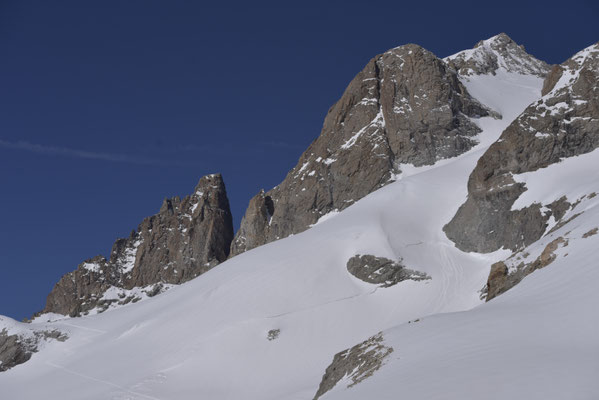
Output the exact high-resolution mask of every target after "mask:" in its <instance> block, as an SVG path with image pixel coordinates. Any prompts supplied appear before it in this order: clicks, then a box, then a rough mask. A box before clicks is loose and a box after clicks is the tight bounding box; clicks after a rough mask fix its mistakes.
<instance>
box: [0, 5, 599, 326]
mask: <svg viewBox="0 0 599 400" xmlns="http://www.w3.org/2000/svg"><path fill="white" fill-rule="evenodd" d="M596 3H597V2H596V1H586V2H585V1H568V2H563V1H559V2H553V3H552V2H550V1H549V2H548V1H545V2H542V3H538V2H525V1H518V2H512V3H510V2H490V3H485V2H480V1H476V2H475V1H472V2H467V1H443V2H439V3H438V4H434V2H431V1H413V2H403V1H392V2H391V1H389V2H386V1H368V2H366V1H357V2H352V1H327V2H325V1H319V2H313V3H312V2H307V1H302V2H293V3H289V4H285V2H281V1H277V2H271V3H263V2H246V1H243V2H225V1H220V2H218V1H212V2H201V1H196V2H191V1H173V0H169V1H166V0H165V1H151V0H140V1H122V0H118V1H106V0H105V1H81V0H76V1H47V0H43V1H23V0H19V1H16V0H15V1H12V0H0V57H1V59H0V190H1V193H0V194H1V196H0V224H1V225H0V254H1V258H0V314H4V315H9V316H11V317H13V318H18V319H21V318H23V317H25V316H29V315H31V314H32V313H33V312H34V311H37V310H39V309H41V308H42V307H43V304H44V301H45V296H46V295H47V293H48V292H49V291H50V290H51V288H52V286H53V285H54V283H55V282H56V281H57V280H58V279H59V278H60V277H61V276H62V275H63V274H64V273H66V272H68V271H71V270H73V269H74V268H75V267H76V266H77V264H79V263H80V262H81V261H83V260H84V259H86V258H89V257H92V256H94V255H96V254H104V255H108V253H109V250H110V247H111V246H112V243H113V242H114V240H115V239H116V238H117V237H121V236H126V235H127V234H128V233H129V232H130V231H131V230H132V229H134V228H136V227H137V224H138V223H139V222H141V220H142V218H143V217H145V216H148V215H151V214H153V213H155V212H157V211H158V209H159V207H160V204H161V202H162V199H163V198H164V197H170V196H174V195H181V196H183V195H186V194H188V193H190V192H191V191H192V189H193V187H194V186H195V184H196V183H197V181H198V179H199V178H200V177H201V176H202V175H204V174H207V173H212V172H221V173H222V174H223V176H224V178H225V183H226V185H227V190H228V193H229V197H230V201H231V205H232V211H233V214H234V218H235V225H236V227H237V226H238V224H239V221H240V219H241V216H242V215H243V212H244V210H245V207H246V205H247V202H248V200H249V199H250V198H251V197H252V196H253V195H254V194H255V193H257V192H258V190H259V189H260V188H267V189H268V188H271V187H272V186H274V185H276V184H278V183H279V182H280V181H281V180H282V179H283V178H284V176H285V174H286V173H287V171H288V170H289V169H290V168H291V167H293V166H294V165H295V163H296V161H297V159H298V157H299V155H300V154H301V152H302V151H303V149H305V148H306V147H307V145H308V144H309V143H310V142H311V141H312V140H313V139H314V138H315V137H316V136H318V134H319V132H320V128H321V124H322V121H323V118H324V116H325V114H326V112H327V110H328V109H329V107H330V106H331V105H332V104H333V103H334V102H335V101H336V100H337V99H338V98H339V97H340V96H341V94H342V92H343V90H344V88H345V86H346V85H347V83H348V82H349V81H350V80H351V79H352V77H353V76H354V75H355V74H356V73H357V72H359V71H360V70H361V69H362V67H363V66H364V65H365V64H366V63H367V62H368V60H369V59H370V58H371V57H373V56H374V55H376V54H378V53H381V52H383V51H385V50H387V49H389V48H392V47H395V46H398V45H400V44H405V43H408V42H413V43H418V44H420V45H422V46H423V47H425V48H427V49H429V50H431V51H433V52H434V53H435V54H437V55H439V56H446V55H449V54H452V53H454V52H457V51H459V50H462V49H465V48H470V47H472V46H473V45H474V44H475V43H476V42H477V41H478V40H480V39H485V38H487V37H489V36H492V35H494V34H496V33H499V32H502V31H505V32H506V33H508V35H510V36H511V37H512V38H513V39H514V40H516V41H517V42H519V43H522V44H524V45H525V46H526V48H527V50H528V51H529V52H531V53H532V54H534V55H536V56H537V57H539V58H542V59H544V60H545V61H547V62H550V63H559V62H562V61H563V60H565V59H566V58H568V57H569V56H570V55H572V54H573V53H574V52H576V51H578V50H580V49H581V48H583V47H586V46H588V45H589V44H591V43H593V42H595V41H597V40H599V23H598V22H597V21H598V20H599V7H598V6H597V5H595V4H596Z"/></svg>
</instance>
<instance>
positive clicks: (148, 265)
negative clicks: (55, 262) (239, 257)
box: [42, 174, 233, 316]
mask: <svg viewBox="0 0 599 400" xmlns="http://www.w3.org/2000/svg"><path fill="white" fill-rule="evenodd" d="M232 239H233V222H232V217H231V211H230V208H229V200H228V198H227V193H226V189H225V184H224V182H223V179H222V176H221V175H220V174H213V175H207V176H204V177H202V178H201V179H200V181H199V183H198V185H197V186H196V188H195V190H194V192H193V193H192V194H191V195H188V196H186V197H184V198H183V199H181V198H179V197H173V198H170V199H165V200H164V201H163V203H162V206H161V207H160V211H159V212H158V214H156V215H153V216H151V217H148V218H146V219H144V220H143V221H142V223H141V224H140V225H139V227H138V228H137V230H134V231H132V232H131V234H130V235H129V237H127V238H122V239H117V240H116V241H115V243H114V245H113V247H112V251H111V254H110V259H109V260H106V259H105V258H104V257H102V256H97V257H94V258H92V259H89V260H86V261H84V262H83V263H81V264H80V265H79V267H78V268H77V269H76V270H75V271H73V272H70V273H68V274H66V275H65V276H64V277H63V278H62V279H61V280H60V281H59V282H58V283H57V284H56V285H55V287H54V289H53V290H52V292H51V293H50V294H49V295H48V299H47V302H46V307H45V308H44V310H43V311H42V312H55V313H59V314H67V315H73V316H77V315H81V314H82V313H88V312H90V311H94V310H95V311H94V312H101V311H103V310H105V309H107V308H108V307H111V306H113V305H115V304H124V303H126V302H129V301H137V300H139V299H140V298H142V297H143V296H153V295H155V294H157V293H159V292H160V291H162V290H164V289H166V288H168V287H169V285H170V284H179V283H183V282H185V281H188V280H190V279H192V278H195V277H196V276H198V275H200V274H202V273H204V272H206V271H208V270H209V269H211V268H213V267H214V266H216V265H217V264H219V263H220V262H222V261H224V260H226V259H227V257H228V255H229V248H230V244H231V241H232Z"/></svg>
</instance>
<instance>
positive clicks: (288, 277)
mask: <svg viewBox="0 0 599 400" xmlns="http://www.w3.org/2000/svg"><path fill="white" fill-rule="evenodd" d="M598 82H599V45H597V44H596V45H593V46H590V47H588V48H587V49H584V50H582V51H580V52H579V53H577V54H575V55H574V56H573V57H572V58H570V59H569V60H567V61H566V62H564V63H563V64H560V65H558V66H553V67H551V68H549V66H547V65H546V64H545V63H543V62H541V61H539V60H536V59H535V58H534V57H532V56H530V55H528V54H526V52H525V51H524V49H523V48H522V47H521V46H518V45H517V44H515V43H514V42H513V41H512V40H511V39H509V37H507V35H504V34H500V35H498V36H495V37H493V38H491V39H488V40H485V41H482V42H479V44H477V46H476V47H475V48H474V49H471V50H466V51H463V52H460V53H458V54H456V55H454V56H451V57H448V58H446V59H440V58H438V57H437V56H435V55H434V54H432V53H431V52H429V51H427V50H425V49H423V48H421V47H419V46H417V45H414V44H408V45H404V46H400V47H397V48H394V49H391V50H389V51H387V52H385V53H383V54H380V55H378V56H376V57H374V58H373V59H372V60H370V62H369V63H368V64H367V65H366V67H365V68H364V69H363V70H362V71H361V72H359V73H358V75H357V76H356V77H355V78H354V79H353V80H352V81H351V82H350V84H349V86H348V88H347V89H346V91H345V92H344V94H343V96H342V97H341V99H340V100H339V101H338V102H337V103H336V104H335V105H334V106H333V107H332V108H331V109H330V110H329V113H328V114H327V116H326V118H325V122H324V126H323V129H322V132H321V135H320V136H319V137H318V138H317V139H316V140H315V141H314V142H313V143H312V144H311V145H310V147H309V148H308V149H307V150H306V152H304V154H302V156H301V158H300V160H299V162H298V164H297V165H296V166H295V167H294V168H293V169H292V170H291V171H290V172H289V173H288V174H287V177H286V178H285V180H284V181H283V182H282V183H281V184H280V185H278V186H276V187H275V188H273V189H271V190H269V191H260V192H259V193H258V194H257V195H256V196H255V197H254V198H253V199H252V200H251V202H250V206H249V207H248V210H247V212H246V214H245V216H244V218H243V221H242V224H241V227H240V229H239V231H238V232H237V234H236V236H235V239H234V240H233V230H232V226H231V216H230V212H229V207H228V201H227V198H226V191H225V187H224V183H223V181H222V177H220V176H219V175H209V176H206V177H204V178H202V179H201V180H200V183H199V184H198V186H197V187H196V189H195V190H194V192H193V193H192V194H191V195H189V196H187V197H185V198H183V199H179V198H173V199H167V200H165V201H164V202H163V204H162V207H161V208H160V211H159V212H158V213H157V214H156V215H154V216H152V217H149V218H147V219H145V220H144V221H143V222H142V223H141V224H140V226H139V227H138V229H137V230H136V231H134V232H132V234H131V235H130V237H129V238H125V239H119V240H117V242H116V243H115V245H114V247H113V252H112V254H111V257H110V259H108V260H106V259H104V258H103V257H95V258H93V259H89V260H87V261H85V262H84V263H82V264H81V265H80V266H79V267H78V268H77V270H76V271H74V272H72V273H69V274H67V275H66V276H65V277H63V279H62V280H61V281H60V282H59V283H58V284H57V285H56V286H55V288H54V290H53V291H52V293H51V294H50V296H49V297H48V304H47V307H46V309H45V310H44V312H43V313H42V314H40V315H38V316H37V317H36V318H34V319H33V320H32V321H31V322H29V323H19V322H17V321H14V320H11V319H10V318H4V317H0V371H2V372H1V373H0V391H1V394H2V397H3V398H4V397H6V398H10V399H23V400H34V399H35V400H37V399H40V398H50V399H61V400H79V399H82V398H85V399H90V400H104V399H112V400H124V399H131V400H133V399H135V400H137V399H154V400H156V399H178V400H187V399H198V398H202V399H204V398H205V399H248V400H253V399H256V400H258V399H259V400H295V399H309V398H313V399H323V400H336V399H338V400H361V399H370V398H376V399H385V398H389V399H390V398H414V399H450V400H454V399H455V400H458V399H460V400H462V399H475V398H481V399H491V400H501V399H506V398H509V399H533V400H541V399H543V400H562V399H575V400H585V399H591V398H599V385H598V384H597V371H599V357H597V355H598V354H599V341H598V340H597V337H598V336H599V313H597V311H596V305H597V304H599V292H598V291H597V285H598V284H599V268H597V262H596V258H597V257H596V252H597V251H596V250H597V248H598V246H599V195H598V194H599V173H598V171H597V165H599V149H598V147H599V125H598V122H597V121H599V104H598V102H597V99H599V92H598V90H599V89H598V88H599V85H598ZM277 239H280V240H277ZM229 246H230V247H229ZM229 249H231V250H230V253H229ZM217 264H218V265H217ZM180 283H185V284H181V285H179V284H180ZM166 289H168V290H166ZM157 294H160V295H157ZM139 300H144V301H139ZM67 314H68V315H67ZM33 383H34V384H33Z"/></svg>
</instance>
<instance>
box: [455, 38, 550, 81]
mask: <svg viewBox="0 0 599 400" xmlns="http://www.w3.org/2000/svg"><path fill="white" fill-rule="evenodd" d="M445 60H446V61H447V63H448V64H449V65H450V66H451V67H452V68H453V69H455V70H456V71H458V73H459V74H460V75H461V76H464V77H468V76H471V75H487V74H493V75H495V74H496V73H497V71H498V70H499V69H503V70H504V71H508V72H515V73H520V74H527V75H537V76H540V77H545V75H547V73H548V72H549V69H550V66H549V65H547V64H546V63H545V62H543V61H541V60H538V59H536V58H535V57H533V56H531V55H530V54H528V53H527V52H526V50H525V49H524V46H521V45H518V44H517V43H516V42H514V41H513V40H512V39H511V38H510V37H509V36H508V35H506V34H505V33H500V34H498V35H496V36H493V37H492V38H489V39H487V40H481V41H480V42H478V43H477V44H476V46H474V48H473V49H472V50H466V51H462V52H459V53H457V54H455V55H453V56H450V57H447V58H445Z"/></svg>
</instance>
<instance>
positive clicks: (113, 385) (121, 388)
mask: <svg viewBox="0 0 599 400" xmlns="http://www.w3.org/2000/svg"><path fill="white" fill-rule="evenodd" d="M46 365H48V366H50V367H52V368H55V369H60V370H62V371H64V372H66V373H68V374H71V375H74V376H78V377H80V378H85V379H88V380H91V381H94V382H99V383H103V384H104V385H107V386H112V387H114V388H117V389H119V390H122V391H124V392H125V393H128V394H131V395H134V396H139V397H143V398H146V399H149V400H161V399H159V398H157V397H152V396H148V395H146V394H143V393H137V392H133V391H131V390H128V389H126V388H124V387H122V386H119V385H117V384H115V383H112V382H108V381H104V380H102V379H98V378H94V377H93V376H89V375H85V374H81V373H79V372H75V371H73V370H70V369H68V368H65V367H63V366H60V365H57V364H54V363H53V362H50V361H46Z"/></svg>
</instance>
